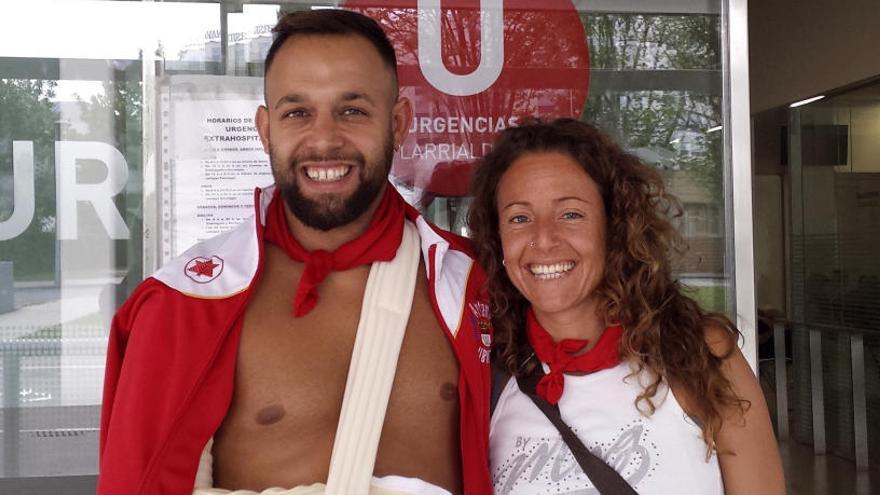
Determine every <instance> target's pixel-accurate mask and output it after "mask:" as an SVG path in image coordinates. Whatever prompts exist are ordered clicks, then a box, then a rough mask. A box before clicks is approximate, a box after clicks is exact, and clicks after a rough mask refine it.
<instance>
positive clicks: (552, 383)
mask: <svg viewBox="0 0 880 495" xmlns="http://www.w3.org/2000/svg"><path fill="white" fill-rule="evenodd" d="M526 334H527V335H528V337H529V343H530V344H531V345H532V349H534V351H535V354H536V355H537V356H538V359H540V360H541V361H543V362H545V363H547V364H548V365H549V366H550V373H548V374H546V375H544V376H543V377H541V381H539V382H538V386H537V387H536V388H535V391H536V392H537V393H538V396H540V397H541V398H542V399H544V400H545V401H547V402H548V403H549V404H556V403H557V402H559V398H560V397H562V389H563V386H564V383H565V381H564V378H563V376H562V373H564V372H566V371H575V372H587V373H592V372H594V371H599V370H604V369H606V368H611V367H614V366H617V364H618V363H620V353H619V351H618V344H619V343H620V336H621V335H623V327H621V326H620V325H619V324H616V325H612V326H610V327H608V328H606V329H605V331H604V332H602V336H601V337H599V340H598V341H597V342H596V345H595V346H594V347H593V348H592V349H590V350H589V351H587V352H585V353H583V354H581V355H580V356H575V355H574V354H576V353H577V352H578V351H579V350H581V349H583V348H584V347H585V346H586V345H587V343H588V342H589V341H588V340H580V339H563V340H562V341H561V342H559V343H558V344H557V343H556V342H555V341H554V340H553V337H552V336H551V335H550V333H549V332H547V330H544V327H542V326H541V324H540V323H538V319H537V318H536V317H535V312H534V311H532V308H529V310H528V316H526Z"/></svg>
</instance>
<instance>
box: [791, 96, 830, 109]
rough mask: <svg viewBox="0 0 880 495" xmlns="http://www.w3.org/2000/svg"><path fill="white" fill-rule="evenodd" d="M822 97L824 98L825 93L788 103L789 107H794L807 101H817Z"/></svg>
mask: <svg viewBox="0 0 880 495" xmlns="http://www.w3.org/2000/svg"><path fill="white" fill-rule="evenodd" d="M822 98H825V95H819V96H814V97H812V98H807V99H806V100H801V101H796V102H794V103H792V104H791V105H789V108H796V107H799V106H802V105H806V104H808V103H813V102H814V101H819V100H821V99H822Z"/></svg>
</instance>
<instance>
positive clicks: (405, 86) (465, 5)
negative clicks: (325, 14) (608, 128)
mask: <svg viewBox="0 0 880 495" xmlns="http://www.w3.org/2000/svg"><path fill="white" fill-rule="evenodd" d="M536 4H539V5H540V7H536V6H535V5H536ZM344 7H345V8H348V9H351V10H356V11H359V12H362V13H364V14H366V15H368V16H370V17H372V18H373V19H375V20H377V21H378V22H379V23H380V24H381V26H382V27H383V29H385V32H386V33H388V37H389V38H390V39H391V42H392V43H393V44H394V48H395V50H396V51H397V62H398V76H399V79H400V86H401V92H402V94H403V95H404V96H406V97H408V98H409V99H410V101H412V103H413V109H414V113H415V115H414V117H413V122H412V125H411V126H410V134H409V138H408V139H407V141H406V142H405V143H403V145H402V146H401V148H400V150H399V151H398V154H397V156H396V157H395V161H394V167H393V169H392V172H391V174H392V175H393V176H394V177H395V178H396V179H397V180H399V181H402V182H404V183H406V184H407V185H409V186H412V187H414V188H417V189H418V190H422V191H424V194H426V195H430V196H464V195H467V188H468V181H469V179H470V172H471V169H472V168H473V165H474V164H475V163H476V161H477V160H478V159H479V158H480V157H482V156H483V155H484V154H486V152H487V151H488V150H489V149H491V147H492V142H493V141H494V137H495V134H496V133H497V132H499V131H501V130H503V129H505V128H507V127H510V126H513V125H516V124H517V123H518V122H521V121H522V120H523V119H524V118H526V117H529V116H534V117H541V118H544V119H550V118H555V117H575V118H577V117H579V116H580V114H581V111H582V109H583V106H584V103H585V102H586V99H587V90H588V86H589V78H590V72H589V68H590V63H589V52H588V48H587V37H586V33H585V32H584V25H583V23H582V21H581V17H580V15H579V14H578V12H577V10H576V9H575V7H574V5H573V4H572V3H571V1H570V0H543V1H541V2H531V1H527V0H515V1H504V0H444V1H442V2H441V1H440V0H385V1H382V0H347V1H346V2H345V3H344Z"/></svg>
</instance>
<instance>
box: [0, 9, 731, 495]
mask: <svg viewBox="0 0 880 495" xmlns="http://www.w3.org/2000/svg"><path fill="white" fill-rule="evenodd" d="M339 3H340V4H341V5H342V6H344V7H347V8H353V9H358V10H361V11H363V12H365V13H367V14H368V15H371V16H373V17H374V18H376V19H377V20H379V22H380V23H381V24H382V25H383V27H384V28H386V30H387V31H388V33H389V36H390V37H391V39H392V41H393V42H394V44H395V47H396V49H397V52H398V57H399V70H398V72H399V79H400V83H401V87H402V91H403V93H404V94H405V95H407V96H408V97H410V98H411V100H412V101H413V102H414V105H415V110H416V115H415V118H414V120H413V123H412V126H411V134H410V138H409V140H408V141H407V142H406V143H405V144H404V146H403V147H402V148H401V150H400V151H399V152H398V154H397V156H396V157H395V165H394V169H393V170H392V181H394V183H395V185H397V186H398V188H399V189H400V190H401V191H402V192H403V193H404V195H405V196H406V197H407V199H408V200H410V201H411V202H412V203H413V204H415V205H416V206H417V207H419V208H420V209H422V210H423V211H424V212H425V213H426V214H427V216H428V217H429V218H430V219H431V220H433V221H434V222H436V223H437V224H439V225H440V226H442V227H445V228H448V229H450V230H453V231H455V232H457V233H463V234H467V228H466V225H465V218H466V213H467V209H468V207H469V204H470V199H469V198H468V197H467V184H468V180H469V177H470V171H471V169H472V167H473V165H474V163H475V161H476V160H478V159H479V158H480V157H481V156H482V155H483V154H485V152H486V151H487V150H488V149H489V148H490V147H491V143H492V139H493V137H494V135H495V133H496V132H497V131H499V130H501V129H503V128H505V127H507V126H510V125H515V124H516V123H517V122H519V121H521V120H522V119H523V118H525V117H528V116H542V117H544V118H549V117H560V116H570V117H575V118H581V119H584V120H586V121H590V122H593V123H595V124H597V125H599V126H601V127H602V128H604V129H605V130H607V131H609V132H610V133H611V134H612V135H614V136H615V137H616V138H617V139H618V140H620V142H621V143H622V144H623V145H624V146H625V147H626V148H627V149H629V150H630V151H631V152H632V153H635V154H636V155H638V156H639V157H641V158H642V159H643V160H645V161H646V162H648V163H649V164H651V165H652V166H655V167H657V168H658V169H659V170H661V172H662V173H663V174H664V177H665V178H666V180H667V183H668V185H669V189H670V190H671V192H673V193H674V194H676V195H678V196H679V197H680V199H681V200H682V203H683V205H684V210H683V216H682V217H681V218H680V219H678V220H677V221H679V222H680V225H681V228H682V231H683V233H684V234H685V236H686V238H687V240H688V242H689V243H690V246H691V251H690V253H689V254H687V255H686V256H685V257H683V258H682V259H681V260H678V261H677V265H676V267H677V270H678V272H679V276H680V277H681V279H682V281H683V282H684V283H685V284H686V285H688V286H689V287H691V290H692V291H693V294H694V295H695V296H696V297H697V298H698V299H699V300H700V301H701V302H702V303H703V304H704V305H706V306H707V307H709V308H711V309H717V310H721V311H727V312H732V310H733V308H732V305H731V303H730V302H729V301H730V297H731V296H730V293H731V291H730V288H731V287H732V271H731V268H730V263H729V261H728V260H729V259H731V258H732V253H731V252H730V251H729V249H730V248H729V247H728V246H729V245H730V243H729V240H730V234H729V232H730V231H731V230H730V226H729V222H727V221H726V218H725V215H726V212H727V211H729V202H730V197H729V192H728V191H727V188H725V180H726V179H725V177H726V175H727V172H728V171H726V170H725V153H727V151H726V148H725V144H724V136H725V132H726V131H725V130H723V128H722V127H723V121H724V112H725V106H728V105H729V104H730V103H729V102H728V101H725V100H724V95H723V91H722V88H723V87H724V73H723V71H722V65H723V53H722V41H723V40H722V31H723V30H722V18H721V15H720V11H721V3H722V2H721V1H718V2H709V4H712V5H710V6H709V7H710V8H707V7H706V5H702V4H705V3H706V2H703V3H702V4H701V5H702V7H695V6H694V5H692V4H693V3H692V2H671V3H670V5H678V6H677V7H669V8H667V11H666V12H663V13H657V12H656V11H655V8H654V6H653V2H650V1H647V0H630V1H614V2H608V1H597V2H580V1H575V2H571V1H569V0H552V1H551V0H547V1H545V2H541V5H542V7H541V8H533V9H523V8H510V7H505V9H504V10H503V12H499V11H497V9H496V10H494V11H492V10H490V11H489V12H487V13H486V14H485V16H481V14H480V12H479V10H478V8H477V7H476V5H478V4H479V2H471V3H473V4H474V7H470V8H466V7H462V6H456V7H455V8H454V9H450V8H444V9H441V10H439V11H436V10H430V9H426V8H422V7H420V4H421V3H420V2H417V1H415V0H413V1H411V2H409V3H407V5H408V6H407V7H400V6H396V7H383V6H382V5H380V4H381V2H376V1H358V0H349V1H345V2H339ZM389 3H392V2H389ZM486 3H489V4H491V3H494V2H486ZM497 3H498V4H501V2H497ZM716 4H717V5H716ZM333 5H336V2H308V1H279V2H277V3H270V2H265V1H259V2H256V1H254V2H247V1H245V2H218V1H203V2H197V1H194V2H138V1H99V0H94V1H78V2H44V1H29V0H14V1H9V2H5V3H4V4H3V5H2V7H0V356H2V361H0V377H2V383H3V385H2V388H0V397H2V415H3V428H2V430H3V432H2V434H0V438H2V442H3V449H2V451H0V467H2V478H0V491H3V487H4V486H25V484H26V483H36V481H34V479H35V478H45V477H67V478H65V479H68V478H70V477H78V476H85V477H89V479H91V480H92V481H91V482H92V483H93V478H91V477H93V476H94V475H95V474H96V472H97V443H98V422H99V408H100V402H101V387H102V380H103V369H104V359H105V347H106V339H107V335H108V329H109V322H110V318H111V317H112V315H113V313H114V311H115V309H116V308H117V307H118V305H119V304H121V302H122V301H123V300H124V299H125V298H126V297H127V296H128V294H130V292H131V291H132V290H133V288H134V287H135V286H136V285H137V284H138V283H139V282H140V281H141V280H142V279H143V278H144V276H145V274H149V273H151V272H152V271H153V270H155V269H156V268H157V267H159V266H161V264H162V263H163V262H165V261H167V260H168V259H170V258H171V257H173V256H175V255H177V254H179V253H180V252H182V251H183V250H184V249H186V248H187V247H188V246H189V245H190V244H191V243H192V242H194V241H196V240H198V239H202V238H204V237H207V236H209V235H211V234H213V233H216V232H219V231H222V230H225V229H227V228H229V227H230V226H231V225H233V224H234V223H235V222H237V221H238V220H239V219H241V218H243V217H245V216H247V215H249V214H250V211H251V209H250V201H252V195H251V192H250V191H251V190H252V187H253V186H254V185H258V184H267V183H269V182H271V176H270V175H269V172H268V165H267V160H266V157H265V155H264V154H263V153H262V151H261V148H260V146H259V143H258V142H257V141H256V138H255V137H256V133H255V130H254V128H253V122H252V120H249V119H252V117H253V113H254V110H255V108H256V105H258V104H259V103H260V102H261V100H262V80H261V76H262V73H263V59H264V57H265V53H266V51H267V49H268V46H269V44H270V43H271V32H270V30H271V27H272V26H273V25H274V23H275V20H276V19H277V16H278V15H279V12H286V11H291V10H297V9H310V8H321V7H327V6H333ZM468 5H470V3H469V4H468ZM536 5H537V3H536ZM47 12H51V15H47ZM70 19H76V22H69V21H70ZM419 23H423V24H422V25H421V26H422V27H423V28H424V29H426V30H427V31H428V34H427V36H428V37H427V38H426V41H423V42H422V44H420V43H419V41H418V40H419V38H418V37H419V26H420V24H419ZM481 26H482V27H481ZM432 30H433V31H432ZM501 32H503V35H500V34H499V33H501ZM49 33H51V35H50V34H49ZM432 33H433V34H432ZM429 42H430V43H429ZM431 43H434V45H431ZM419 46H424V47H425V48H424V50H421V51H420V50H419ZM429 46H433V48H430V49H429V48H428V47H429ZM499 50H500V51H499ZM10 480H12V481H10ZM14 480H21V481H18V482H17V483H19V484H18V485H9V483H11V482H15V481H14ZM3 483H7V484H6V485H4V484H3ZM69 486H73V485H68V487H69ZM75 490H78V489H75ZM92 490H93V484H92ZM82 492H83V493H87V492H89V489H88V487H86V488H83V489H82Z"/></svg>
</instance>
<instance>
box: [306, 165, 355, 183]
mask: <svg viewBox="0 0 880 495" xmlns="http://www.w3.org/2000/svg"><path fill="white" fill-rule="evenodd" d="M350 170H351V167H348V166H345V167H332V168H327V167H320V168H317V167H316V168H312V167H307V168H306V175H308V176H309V179H312V180H315V181H318V182H330V181H333V180H339V179H340V178H342V177H344V176H345V175H346V174H348V172H349V171H350Z"/></svg>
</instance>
